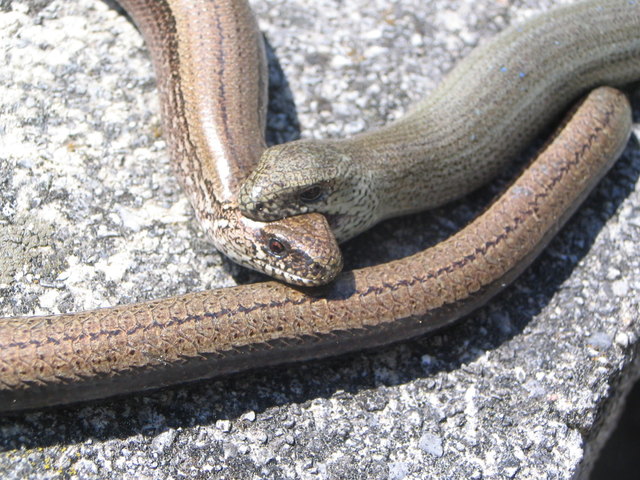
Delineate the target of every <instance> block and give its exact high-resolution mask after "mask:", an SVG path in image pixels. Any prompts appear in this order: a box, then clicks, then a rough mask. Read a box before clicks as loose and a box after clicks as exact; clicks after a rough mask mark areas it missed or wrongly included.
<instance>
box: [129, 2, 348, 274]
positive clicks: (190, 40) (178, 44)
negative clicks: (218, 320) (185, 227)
mask: <svg viewBox="0 0 640 480" xmlns="http://www.w3.org/2000/svg"><path fill="white" fill-rule="evenodd" d="M119 3H120V4H121V5H122V6H123V7H124V8H125V10H126V11H127V12H128V13H129V15H130V16H131V18H132V19H133V20H134V22H135V23H136V25H137V26H138V28H139V29H140V31H141V33H142V35H143V37H144V39H145V41H146V43H147V45H148V47H149V50H150V52H151V57H152V59H153V63H154V67H155V71H156V77H157V83H158V90H159V92H160V98H161V106H162V117H163V123H164V131H165V134H166V137H167V140H168V143H169V150H170V152H171V157H172V161H173V163H174V165H175V167H176V168H175V170H176V171H177V173H178V177H179V178H180V180H181V183H182V186H183V188H184V190H185V192H186V193H187V195H188V196H189V198H190V200H191V203H192V205H193V208H194V210H195V212H196V216H197V217H198V220H199V221H200V223H201V225H202V228H203V229H204V231H205V233H207V234H208V236H209V238H210V239H211V240H212V241H213V243H214V245H215V246H216V247H217V249H218V250H219V251H221V252H223V253H224V254H225V255H227V256H228V257H230V258H231V259H233V260H235V261H236V262H238V263H240V264H242V265H245V266H247V267H249V268H253V269H254V270H258V271H261V272H263V273H266V274H268V275H271V276H273V277H276V278H279V279H281V280H284V281H286V282H288V283H292V284H295V285H305V286H311V285H319V284H324V283H327V282H329V281H330V280H332V279H333V278H334V277H335V276H336V275H337V273H338V272H340V270H341V269H342V255H341V253H340V249H339V247H338V245H337V243H336V241H335V238H334V237H333V234H332V233H331V230H330V228H329V226H328V224H327V222H326V219H325V218H324V217H323V216H321V215H318V214H314V215H306V216H299V217H297V218H294V219H290V220H285V221H280V222H274V223H268V224H265V223H260V222H256V221H253V220H250V219H248V218H246V217H244V216H243V215H242V214H240V212H239V211H238V208H237V202H236V194H237V191H238V189H239V186H240V183H241V181H242V180H243V179H244V178H245V177H246V175H247V174H248V172H250V171H251V169H252V168H253V166H254V165H255V164H256V162H257V161H258V159H259V157H260V154H261V153H262V151H263V150H264V149H265V148H266V145H265V140H264V130H265V118H266V103H267V101H266V100H267V76H266V74H267V70H266V59H265V54H264V46H263V44H262V36H261V34H260V32H259V30H258V27H257V24H256V22H255V18H254V17H253V13H252V12H251V9H250V7H249V5H248V4H247V2H246V0H216V1H215V2H212V1H207V0H153V1H152V0H119Z"/></svg>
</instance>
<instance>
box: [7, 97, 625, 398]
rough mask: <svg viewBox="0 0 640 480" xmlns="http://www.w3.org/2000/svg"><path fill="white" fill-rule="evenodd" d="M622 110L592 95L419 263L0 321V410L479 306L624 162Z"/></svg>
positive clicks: (389, 331) (305, 354)
mask: <svg viewBox="0 0 640 480" xmlns="http://www.w3.org/2000/svg"><path fill="white" fill-rule="evenodd" d="M630 127H631V113H630V106H629V103H628V101H627V99H626V97H625V96H624V95H623V94H621V93H620V92H618V91H616V90H613V89H610V88H600V89H597V90H595V91H594V92H592V93H591V94H590V96H589V97H588V98H587V100H585V102H584V103H583V104H582V106H581V107H580V108H578V109H577V110H576V112H575V113H574V114H573V116H572V118H571V120H570V121H569V122H568V123H567V124H566V126H565V127H564V128H563V129H562V131H561V132H560V133H559V134H558V136H557V137H556V138H555V139H554V140H553V141H552V142H551V143H549V144H548V145H547V147H546V148H545V149H543V150H542V151H541V153H540V154H539V155H538V156H537V158H536V160H535V161H534V162H533V163H532V165H531V166H530V167H529V168H528V169H526V170H525V171H524V172H523V173H522V175H521V176H520V177H519V178H518V179H517V180H516V181H515V182H514V183H513V185H512V186H511V187H510V188H509V189H508V190H507V191H506V192H505V193H504V194H503V195H502V196H501V197H500V198H498V199H497V200H496V201H495V202H494V203H493V204H492V205H491V206H490V207H489V209H488V210H486V211H485V213H484V214H482V215H481V216H480V217H478V218H477V219H476V220H475V221H473V222H472V223H471V224H469V225H468V226H467V227H466V228H464V229H463V230H461V231H460V232H459V233H457V234H455V235H453V236H452V237H450V238H448V239H447V240H445V241H444V242H442V243H439V244H437V245H435V246H434V247H431V248H428V249H426V250H424V251H422V252H419V253H417V254H415V255H412V256H409V257H406V258H403V259H400V260H396V261H392V262H389V263H385V264H381V265H377V266H374V267H367V268H363V269H360V270H354V271H351V272H344V273H342V274H340V275H339V276H338V278H337V279H336V281H335V282H333V283H332V284H330V285H329V286H327V287H322V288H319V289H304V290H303V289H296V288H293V287H289V286H286V285H283V284H281V283H277V282H265V283H259V284H252V285H242V286H238V287H234V288H227V289H219V290H211V291H205V292H200V293H192V294H188V295H183V296H179V297H173V298H168V299H164V300H156V301H151V302H145V303H139V304H134V305H127V306H120V307H114V308H107V309H102V310H94V311H88V312H84V313H74V314H67V315H57V316H42V317H18V318H6V319H1V320H0V411H18V410H24V409H33V408H39V407H45V406H52V405H58V404H65V403H71V402H78V401H84V400H91V399H99V398H104V397H108V396H112V395H118V394H124V393H130V392H138V391H144V390H148V389H152V388H159V387H163V386H167V385H172V384H176V383H181V382H186V381H194V380H198V379H204V378H209V377H213V376H217V375H222V374H227V373H231V372H239V371H243V370H246V369H250V368H258V367H265V366H268V365H275V364H280V363H287V362H293V361H301V360H308V359H314V358H321V357H325V356H329V355H336V354H340V353H344V352H348V351H353V350H356V349H360V348H372V347H376V346H379V345H384V344H388V343H390V342H394V341H398V340H401V339H405V338H409V337H413V336H416V335H420V334H424V333H426V332H430V331H433V330H435V329H437V328H440V327H442V326H444V325H447V324H450V323H451V322H453V321H455V320H456V319H458V318H460V317H461V316H463V315H465V314H466V313H468V312H470V311H471V310H473V309H474V308H476V307H478V306H480V305H482V304H483V303H485V302H486V301H487V300H488V299H489V298H491V297H492V296H493V295H494V294H495V293H497V292H498V291H499V290H501V289H502V288H504V287H505V286H506V285H507V284H508V283H509V282H511V281H512V280H513V279H514V278H515V277H516V276H517V275H518V274H519V273H520V272H522V271H523V270H524V268H525V267H526V266H527V265H529V264H530V263H531V261H533V259H534V258H535V257H536V256H537V255H538V253H540V251H541V250H542V249H543V248H544V247H545V246H546V244H547V243H548V241H549V240H550V239H551V238H552V237H553V235H554V234H555V233H556V232H557V231H558V229H559V228H560V227H561V226H562V225H563V224H564V222H565V221H566V220H567V218H568V217H569V216H570V215H571V214H572V213H573V211H575V209H576V208H577V207H578V205H579V204H580V203H581V201H582V200H583V199H584V198H585V197H586V195H587V194H588V192H589V191H590V190H591V189H592V188H593V186H594V185H595V184H596V183H597V182H598V180H599V179H600V178H601V177H602V176H603V175H604V174H605V173H606V171H607V170H608V169H609V167H610V166H611V165H612V164H613V162H614V161H615V159H616V158H617V156H618V155H619V154H620V152H621V151H622V149H623V147H624V145H625V144H626V141H627V139H628V136H629V132H630Z"/></svg>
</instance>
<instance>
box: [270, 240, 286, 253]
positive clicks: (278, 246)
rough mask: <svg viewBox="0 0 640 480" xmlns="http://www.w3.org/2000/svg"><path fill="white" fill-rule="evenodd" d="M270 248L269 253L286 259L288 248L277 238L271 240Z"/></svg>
mask: <svg viewBox="0 0 640 480" xmlns="http://www.w3.org/2000/svg"><path fill="white" fill-rule="evenodd" d="M268 246H269V252H270V253H271V254H272V255H274V256H276V257H284V256H285V255H286V254H287V246H286V245H285V244H284V243H282V242H281V241H280V240H278V239H277V238H271V239H270V240H269V243H268Z"/></svg>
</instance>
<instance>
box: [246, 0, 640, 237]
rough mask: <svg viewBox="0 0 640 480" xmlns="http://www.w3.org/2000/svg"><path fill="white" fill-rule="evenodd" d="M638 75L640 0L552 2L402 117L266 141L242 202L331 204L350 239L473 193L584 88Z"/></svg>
mask: <svg viewBox="0 0 640 480" xmlns="http://www.w3.org/2000/svg"><path fill="white" fill-rule="evenodd" d="M639 79H640V1H636V0H587V1H581V2H576V3H573V4H571V5H568V6H565V7H561V8H556V9H552V10H550V11H548V12H545V13H543V14H542V15H539V16H537V17H534V18H532V19H530V20H528V21H526V22H525V23H523V24H522V25H516V26H514V27H511V28H508V29H506V30H505V31H504V32H502V33H500V34H499V35H497V36H496V37H494V38H493V39H491V40H489V41H488V42H486V43H485V44H483V45H481V46H479V47H478V48H476V49H475V50H474V51H473V52H472V53H471V54H470V55H469V56H468V57H466V58H465V59H464V60H462V61H461V62H460V63H459V65H457V66H456V67H455V68H454V69H453V70H452V71H451V72H450V73H449V75H447V77H446V78H445V80H444V81H443V82H442V83H441V84H440V85H439V86H438V87H437V88H436V89H435V90H434V91H433V92H432V93H431V94H430V95H428V96H427V97H426V98H425V99H424V100H422V101H421V102H419V103H417V104H416V105H414V106H413V107H412V109H411V110H410V112H409V113H408V114H407V115H406V116H404V117H402V118H400V119H399V120H398V121H396V122H393V123H390V124H389V125H387V126H385V127H383V128H381V129H378V130H371V131H367V132H365V133H362V134H359V135H355V136H354V137H351V138H347V139H337V140H302V141H297V142H291V143H288V144H283V145H277V146H275V147H272V148H270V149H268V150H267V151H266V152H265V153H264V154H263V156H262V159H261V160H260V163H259V165H258V167H257V168H256V169H255V170H254V172H253V173H252V174H251V175H250V176H249V178H248V179H247V181H246V182H245V184H244V185H243V186H242V189H241V191H240V194H239V201H240V208H241V209H242V210H243V212H244V213H245V214H246V215H248V216H250V217H251V218H255V219H256V220H263V221H270V220H277V219H281V218H284V217H288V216H290V215H298V214H300V213H308V212H320V213H324V214H326V215H327V216H328V218H329V222H330V224H331V226H332V228H333V229H334V232H335V234H336V237H337V239H338V241H340V242H342V241H345V240H348V239H349V238H351V237H353V236H355V235H357V234H359V233H361V232H362V231H364V230H367V229H368V228H370V227H371V226H372V225H374V224H375V223H377V222H379V221H381V220H383V219H385V218H389V217H393V216H398V215H403V214H407V213H411V212H415V211H418V210H424V209H428V208H433V207H437V206H440V205H442V204H444V203H446V202H449V201H451V200H453V199H455V198H458V197H461V196H463V195H466V194H467V193H469V192H470V191H472V190H474V189H476V188H477V187H479V186H480V185H482V184H484V183H486V182H487V181H488V180H490V179H491V178H493V177H494V176H495V175H496V174H497V173H498V172H500V171H501V170H504V168H505V164H506V163H507V162H508V161H509V160H511V159H512V158H514V157H515V155H516V154H517V152H519V151H521V150H522V149H523V148H524V147H526V146H527V145H529V144H530V143H531V141H532V140H533V139H534V138H535V137H536V136H537V135H539V134H540V133H541V130H542V129H544V128H545V127H546V126H548V125H550V124H551V122H553V121H554V120H555V118H556V117H557V116H558V115H559V114H561V113H562V112H563V111H564V110H565V109H566V108H568V106H569V105H571V103H572V102H574V101H575V100H576V99H577V98H579V97H580V96H581V95H584V94H585V92H587V91H589V90H590V89H592V88H594V87H597V86H601V85H609V86H622V85H626V84H629V83H630V82H634V81H637V80H639Z"/></svg>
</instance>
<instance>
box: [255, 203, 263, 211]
mask: <svg viewBox="0 0 640 480" xmlns="http://www.w3.org/2000/svg"><path fill="white" fill-rule="evenodd" d="M256 210H257V211H258V212H262V211H263V210H264V203H262V202H258V203H256Z"/></svg>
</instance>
